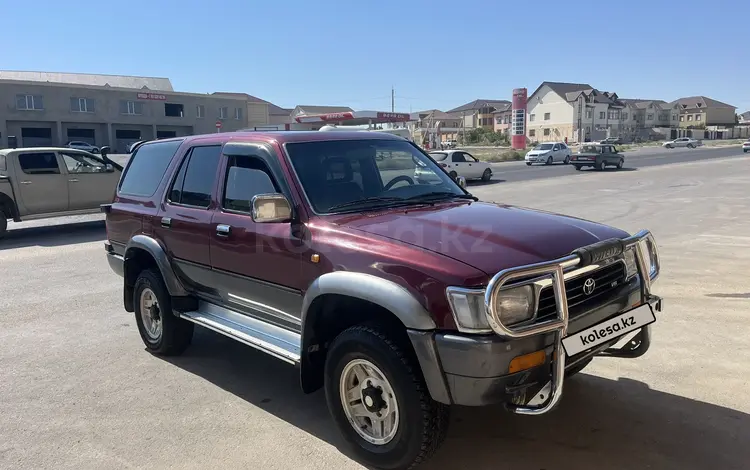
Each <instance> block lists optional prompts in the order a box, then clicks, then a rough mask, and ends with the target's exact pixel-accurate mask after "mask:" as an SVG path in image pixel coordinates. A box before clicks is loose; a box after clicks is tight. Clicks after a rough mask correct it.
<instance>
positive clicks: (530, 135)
mask: <svg viewBox="0 0 750 470" xmlns="http://www.w3.org/2000/svg"><path fill="white" fill-rule="evenodd" d="M529 137H536V129H529Z"/></svg>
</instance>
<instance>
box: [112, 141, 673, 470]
mask: <svg viewBox="0 0 750 470" xmlns="http://www.w3.org/2000/svg"><path fill="white" fill-rule="evenodd" d="M363 134H364V133H362V132H356V131H355V132H346V133H345V132H337V133H328V132H305V131H292V132H274V133H264V132H248V133H236V132H232V133H229V132H227V133H217V134H208V135H202V136H190V137H183V138H176V139H166V140H160V141H152V142H147V143H145V144H143V145H142V146H140V147H139V148H138V149H136V150H135V152H134V154H133V155H132V157H131V158H130V160H129V162H128V164H127V166H126V168H125V171H124V173H123V176H122V178H121V181H120V183H119V185H118V187H117V192H116V194H115V197H114V201H113V202H112V203H111V204H108V205H105V206H103V211H104V212H105V213H106V228H107V232H106V233H107V241H106V242H105V249H106V253H107V259H108V261H109V264H110V266H111V267H112V269H113V270H114V271H115V272H116V273H118V274H119V275H121V276H123V284H122V286H123V291H124V292H123V294H122V295H121V296H118V297H119V298H121V299H123V301H124V307H125V310H126V311H128V312H132V313H134V318H135V323H136V324H137V328H138V331H139V333H140V336H141V338H142V340H143V343H144V344H145V346H146V349H147V350H148V351H150V352H152V353H154V354H160V355H178V354H181V353H182V352H183V351H185V349H186V348H187V347H188V346H189V345H190V343H191V341H192V338H193V329H194V325H199V326H203V327H205V328H208V329H211V330H214V331H215V332H218V333H219V334H222V335H225V336H227V337H229V338H231V339H234V340H236V341H239V342H241V343H243V344H246V345H248V346H251V347H253V348H256V349H257V350H259V351H261V352H264V353H266V354H269V355H270V356H273V357H275V358H277V359H279V360H281V361H282V362H285V363H288V364H290V365H293V366H296V367H297V368H298V370H299V373H300V383H301V387H302V389H303V390H304V391H305V392H307V393H311V392H313V391H315V390H318V389H320V388H324V389H325V397H326V401H327V405H328V407H329V410H330V413H331V415H332V417H333V421H334V423H335V424H336V425H337V427H338V428H339V430H340V432H341V433H342V435H343V436H344V440H345V442H346V443H348V444H349V446H351V448H352V450H353V454H354V455H355V456H357V457H358V458H359V459H360V460H362V461H363V462H364V463H365V464H366V465H367V466H369V467H377V468H388V469H406V468H411V467H413V466H414V465H415V464H417V463H420V462H423V461H426V460H428V458H429V457H430V455H432V454H433V453H434V452H435V451H436V450H437V449H438V448H439V447H440V444H441V441H442V440H443V438H444V437H445V435H446V429H447V426H448V423H449V419H448V411H449V405H466V406H485V405H492V404H503V405H505V406H506V407H507V408H508V409H509V410H510V411H512V412H515V413H518V414H524V415H543V414H545V413H547V412H548V411H550V410H552V409H554V408H555V406H556V405H557V404H558V403H559V402H560V399H561V397H562V393H563V383H564V381H565V380H566V377H568V376H570V375H573V374H576V373H578V372H580V371H581V370H582V369H584V367H586V365H587V364H589V363H590V362H591V360H592V359H593V358H594V357H597V356H608V357H621V358H633V357H639V356H641V355H643V354H644V353H645V352H646V350H647V349H648V348H649V345H650V338H651V328H652V325H651V324H652V323H653V322H655V321H656V312H661V310H662V307H661V306H662V301H661V299H660V298H659V297H658V296H656V295H654V294H653V293H652V286H653V284H654V282H655V281H656V280H657V278H658V276H659V272H660V262H659V255H658V251H657V247H656V243H655V241H654V237H653V236H652V235H651V234H650V233H649V232H648V231H641V232H638V233H637V234H635V235H632V236H631V235H629V234H628V233H627V232H624V231H622V230H619V229H616V228H613V227H609V226H606V225H602V224H599V223H594V222H588V221H585V220H582V219H579V218H574V217H566V216H563V215H556V214H551V213H549V212H546V211H535V210H531V209H524V208H519V207H513V206H508V205H504V204H495V203H489V202H479V201H478V200H477V198H475V197H474V196H472V195H471V194H470V193H468V192H467V191H466V190H464V189H463V188H461V187H460V186H459V185H457V184H456V182H455V181H454V180H453V179H451V178H450V177H449V176H448V174H447V173H446V172H445V171H444V170H443V169H442V168H441V167H440V166H439V165H438V164H437V163H435V161H433V160H432V159H431V158H429V157H428V156H427V154H425V153H424V152H423V151H422V150H421V149H419V147H417V146H416V145H415V144H414V143H412V142H409V141H406V140H404V139H402V138H400V137H396V136H391V135H388V134H377V133H373V135H363ZM378 153H385V154H393V155H399V157H398V158H402V160H403V162H409V161H412V162H414V165H417V162H419V166H421V167H422V168H423V171H428V170H429V171H431V172H432V173H433V174H434V179H435V181H437V182H430V183H426V184H422V183H419V182H417V181H414V180H413V179H412V178H411V177H410V176H409V175H408V174H403V173H402V174H394V173H393V170H392V169H391V166H390V164H389V165H385V163H384V162H387V161H388V160H387V159H383V160H377V159H376V155H377V154H378ZM394 158H395V157H394ZM621 345H622V346H621ZM132 373H134V374H135V373H138V372H137V369H136V367H134V368H133V371H132ZM255 380H258V381H263V380H269V378H268V377H256V379H255ZM585 384H586V382H582V385H585ZM154 399H155V400H157V401H158V400H159V398H158V397H155V398H154ZM207 431H208V430H207Z"/></svg>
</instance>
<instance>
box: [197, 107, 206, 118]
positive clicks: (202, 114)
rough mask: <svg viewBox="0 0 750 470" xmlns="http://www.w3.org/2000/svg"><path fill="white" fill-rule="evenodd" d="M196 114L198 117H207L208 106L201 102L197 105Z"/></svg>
mask: <svg viewBox="0 0 750 470" xmlns="http://www.w3.org/2000/svg"><path fill="white" fill-rule="evenodd" d="M195 116H196V117H198V118H204V117H206V107H205V106H203V105H202V104H199V105H198V106H196V107H195Z"/></svg>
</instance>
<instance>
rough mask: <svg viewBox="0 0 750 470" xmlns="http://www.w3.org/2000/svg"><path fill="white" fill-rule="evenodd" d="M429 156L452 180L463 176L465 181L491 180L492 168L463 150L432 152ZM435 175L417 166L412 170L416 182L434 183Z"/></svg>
mask: <svg viewBox="0 0 750 470" xmlns="http://www.w3.org/2000/svg"><path fill="white" fill-rule="evenodd" d="M430 156H431V157H432V158H433V159H434V160H435V161H436V162H438V163H439V164H440V166H442V167H443V168H445V171H447V172H448V174H449V175H450V176H451V177H452V178H453V179H456V178H457V177H458V176H463V177H464V178H466V179H467V180H470V179H481V180H482V181H489V180H490V179H492V167H491V166H490V164H489V163H488V162H483V161H480V160H478V159H477V158H475V157H474V156H473V155H472V154H470V153H469V152H466V151H464V150H443V151H432V152H430ZM434 177H435V173H434V172H433V171H432V170H431V169H430V168H429V167H426V166H422V165H419V164H417V165H416V166H415V168H414V178H415V180H417V181H434Z"/></svg>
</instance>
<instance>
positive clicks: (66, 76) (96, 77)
mask: <svg viewBox="0 0 750 470" xmlns="http://www.w3.org/2000/svg"><path fill="white" fill-rule="evenodd" d="M0 80H17V81H30V82H51V83H67V84H71V85H87V86H111V87H114V88H132V89H138V90H142V89H148V90H154V91H174V88H172V82H171V81H170V80H169V79H168V78H160V77H136V76H130V75H104V74H91V73H67V72H26V71H17V70H0Z"/></svg>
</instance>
